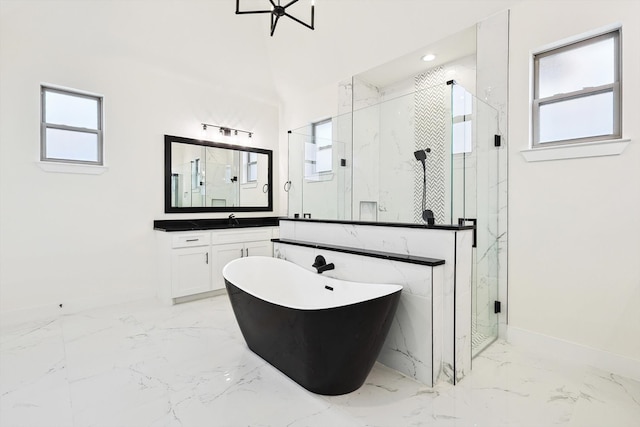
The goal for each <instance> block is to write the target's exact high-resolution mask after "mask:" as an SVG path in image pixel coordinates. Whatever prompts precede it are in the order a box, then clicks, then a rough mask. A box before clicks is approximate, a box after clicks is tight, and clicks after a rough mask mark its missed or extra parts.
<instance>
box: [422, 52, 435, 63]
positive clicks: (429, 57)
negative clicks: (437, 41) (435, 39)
mask: <svg viewBox="0 0 640 427" xmlns="http://www.w3.org/2000/svg"><path fill="white" fill-rule="evenodd" d="M434 59H436V56H435V55H434V54H433V53H428V54H426V55H425V56H423V57H422V60H423V61H425V62H429V61H433V60H434Z"/></svg>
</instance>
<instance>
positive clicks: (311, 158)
mask: <svg viewBox="0 0 640 427" xmlns="http://www.w3.org/2000/svg"><path fill="white" fill-rule="evenodd" d="M304 158H305V177H307V178H312V177H314V176H317V175H320V174H326V173H330V172H331V171H332V170H333V140H332V125H331V119H326V120H322V121H319V122H315V123H312V124H311V141H310V142H309V143H307V144H305V156H304Z"/></svg>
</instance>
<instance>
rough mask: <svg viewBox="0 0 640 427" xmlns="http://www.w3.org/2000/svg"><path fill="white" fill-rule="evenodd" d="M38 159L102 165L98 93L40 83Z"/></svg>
mask: <svg viewBox="0 0 640 427" xmlns="http://www.w3.org/2000/svg"><path fill="white" fill-rule="evenodd" d="M40 94H41V109H42V118H41V120H42V122H41V137H40V141H41V142H40V160H43V161H51V162H65V163H82V164H93V165H102V164H103V156H102V97H100V96H93V95H86V94H83V93H78V92H73V91H70V90H66V89H64V90H63V89H57V88H52V87H47V86H42V87H41V89H40Z"/></svg>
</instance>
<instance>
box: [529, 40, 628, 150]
mask: <svg viewBox="0 0 640 427" xmlns="http://www.w3.org/2000/svg"><path fill="white" fill-rule="evenodd" d="M533 59H534V82H533V92H534V94H533V97H534V99H533V144H532V145H533V148H538V147H545V146H551V145H563V144H570V143H579V142H591V141H602V140H610V139H616V138H620V137H621V117H622V115H621V102H620V85H621V71H620V68H621V67H620V30H619V29H618V30H615V31H611V32H608V33H606V34H602V35H599V36H595V37H591V38H588V39H585V40H581V41H578V42H575V43H572V44H569V45H565V46H562V47H558V48H555V49H552V50H548V51H544V52H539V53H537V54H535V55H534V58H533Z"/></svg>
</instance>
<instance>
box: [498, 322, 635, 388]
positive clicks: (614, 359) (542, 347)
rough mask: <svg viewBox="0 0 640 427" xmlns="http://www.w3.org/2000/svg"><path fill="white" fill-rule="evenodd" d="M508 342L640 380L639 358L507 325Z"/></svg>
mask: <svg viewBox="0 0 640 427" xmlns="http://www.w3.org/2000/svg"><path fill="white" fill-rule="evenodd" d="M507 341H508V342H509V343H511V344H513V345H514V346H517V347H520V348H522V349H525V350H527V351H530V352H532V353H539V354H544V355H547V356H548V355H549V354H553V357H554V359H560V360H563V361H570V362H574V363H576V364H581V365H585V366H591V367H594V368H597V369H601V370H603V371H606V372H610V373H613V374H616V375H621V376H623V377H627V378H631V379H634V380H636V381H640V360H637V359H632V358H629V357H625V356H621V355H619V354H615V353H610V352H608V351H604V350H599V349H597V348H593V347H588V346H585V345H582V344H578V343H574V342H571V341H565V340H562V339H560V338H556V337H552V336H549V335H543V334H539V333H537V332H531V331H527V330H525V329H520V328H515V327H513V326H507Z"/></svg>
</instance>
